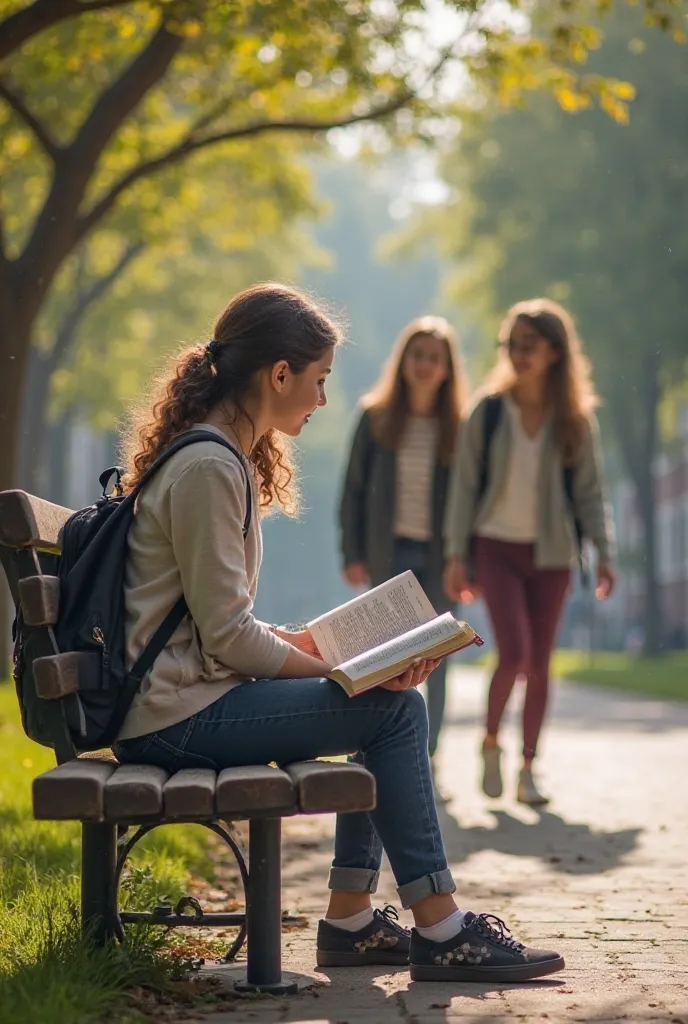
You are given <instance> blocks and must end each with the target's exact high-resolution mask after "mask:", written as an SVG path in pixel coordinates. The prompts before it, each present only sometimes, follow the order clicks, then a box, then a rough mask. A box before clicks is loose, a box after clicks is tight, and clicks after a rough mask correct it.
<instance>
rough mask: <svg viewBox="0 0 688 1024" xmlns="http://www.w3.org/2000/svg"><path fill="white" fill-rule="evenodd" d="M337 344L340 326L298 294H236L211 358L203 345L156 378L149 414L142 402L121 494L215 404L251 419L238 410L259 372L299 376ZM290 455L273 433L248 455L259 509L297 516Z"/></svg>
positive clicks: (281, 288) (127, 446)
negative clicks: (278, 368) (278, 369)
mask: <svg viewBox="0 0 688 1024" xmlns="http://www.w3.org/2000/svg"><path fill="white" fill-rule="evenodd" d="M341 340H342V335H341V331H340V328H339V327H338V326H337V324H335V323H334V322H333V321H332V320H331V319H330V317H329V316H326V315H325V313H324V312H323V311H322V310H321V309H320V308H319V307H318V306H317V305H316V304H315V302H313V301H312V300H311V299H310V298H309V297H308V296H306V295H304V294H303V293H302V292H299V291H297V290H296V289H295V288H290V287H289V286H287V285H282V284H273V283H269V284H259V285H255V286H254V287H253V288H248V289H247V290H246V291H243V292H240V293H239V294H238V295H236V296H235V297H234V298H233V299H232V301H231V302H230V303H229V305H228V306H227V308H226V309H225V311H224V312H223V313H222V315H221V316H220V317H219V319H218V321H217V323H216V324H215V330H214V332H213V341H214V343H215V344H214V346H213V347H214V353H212V354H209V352H208V348H207V345H206V344H200V345H193V346H191V347H188V348H185V349H184V350H183V351H182V352H180V353H179V355H177V356H176V357H175V358H174V359H173V360H172V362H171V365H170V366H169V367H168V369H167V370H166V371H165V372H164V373H163V374H162V375H161V376H160V377H159V378H158V380H157V386H156V387H155V392H156V393H155V397H154V399H153V403H152V406H151V401H150V399H148V398H146V400H145V402H144V403H142V404H141V406H140V407H139V409H138V410H137V411H135V412H134V414H133V416H132V421H133V422H132V426H131V430H130V433H129V435H128V437H127V438H126V439H125V442H124V454H125V459H126V465H127V475H126V477H125V488H126V489H127V490H131V489H132V488H133V487H134V486H135V485H136V484H137V483H138V481H139V480H140V479H141V477H142V476H143V474H144V473H145V472H146V470H147V469H148V468H149V467H150V466H152V464H153V463H154V462H155V460H156V459H157V457H158V456H159V455H160V454H161V452H163V451H164V450H165V449H166V448H168V447H169V446H170V445H171V444H172V442H173V441H174V440H175V439H176V438H177V437H179V435H180V434H183V433H184V432H185V431H187V430H189V429H190V428H191V427H192V426H193V425H194V423H202V422H203V420H205V418H206V416H207V415H208V413H209V412H210V410H211V409H212V408H213V407H214V406H216V405H218V404H219V403H222V402H227V403H228V407H229V406H231V407H232V408H233V409H234V412H235V414H236V416H237V417H244V418H246V419H248V418H249V417H248V413H247V412H246V410H245V408H244V404H243V403H244V400H245V396H246V393H247V391H248V389H249V387H250V386H251V384H252V382H253V379H254V377H255V375H256V374H257V373H258V372H259V371H260V370H261V369H264V368H266V367H269V366H273V365H274V364H275V363H276V362H279V360H281V359H285V360H286V361H287V363H288V364H289V366H290V367H291V369H292V370H293V371H294V372H295V373H301V372H303V370H305V369H306V367H307V366H308V365H309V363H313V362H315V361H316V360H318V359H320V358H321V357H322V356H323V355H324V353H325V352H326V351H327V350H328V349H330V348H334V347H335V346H337V345H338V344H339V343H340V341H341ZM291 451H292V446H291V442H290V439H289V438H288V437H285V436H284V435H283V434H281V433H280V432H279V431H277V430H274V429H272V430H269V431H268V432H267V433H266V434H264V435H263V436H262V437H261V438H260V439H259V440H258V442H257V444H255V446H254V447H253V450H252V452H251V455H250V461H251V462H252V463H253V465H254V466H255V469H256V473H257V476H258V482H259V486H260V504H261V508H262V509H268V508H269V507H270V506H271V505H273V503H275V502H276V503H277V504H278V505H280V506H281V507H282V508H283V509H284V511H286V512H290V513H293V512H296V511H297V509H298V494H297V490H296V487H295V480H294V467H293V464H292V459H291Z"/></svg>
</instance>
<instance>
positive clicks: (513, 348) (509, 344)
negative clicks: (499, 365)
mask: <svg viewBox="0 0 688 1024" xmlns="http://www.w3.org/2000/svg"><path fill="white" fill-rule="evenodd" d="M538 344H539V339H538V341H525V342H524V341H514V340H513V338H509V340H508V341H498V342H497V348H501V349H502V350H503V351H504V352H508V353H509V355H510V356H513V355H523V356H530V355H532V354H533V352H534V351H535V349H536V348H537V347H538Z"/></svg>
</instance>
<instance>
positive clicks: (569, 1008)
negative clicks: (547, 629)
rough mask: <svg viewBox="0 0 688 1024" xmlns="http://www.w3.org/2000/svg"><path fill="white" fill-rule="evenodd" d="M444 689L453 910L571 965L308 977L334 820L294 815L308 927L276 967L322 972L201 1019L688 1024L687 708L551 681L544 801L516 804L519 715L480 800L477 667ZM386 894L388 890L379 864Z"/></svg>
mask: <svg viewBox="0 0 688 1024" xmlns="http://www.w3.org/2000/svg"><path fill="white" fill-rule="evenodd" d="M450 691H451V700H450V707H449V713H448V721H447V726H446V730H445V732H444V734H443V738H442V747H441V752H440V754H441V758H440V785H441V788H442V790H443V791H444V792H445V793H446V795H447V796H448V797H449V802H448V803H447V804H446V805H445V806H444V807H443V808H442V811H441V821H442V829H443V832H444V838H445V842H446V845H447V849H448V854H449V860H450V863H451V866H452V869H453V871H454V874H455V878H456V880H457V883H458V886H459V893H458V897H459V903H460V906H462V907H465V908H469V909H473V910H476V911H478V912H481V911H484V912H493V913H496V914H498V915H499V916H500V917H504V918H505V919H506V920H507V922H508V923H509V924H510V925H511V926H512V927H513V930H514V932H515V934H516V935H517V936H518V937H519V938H525V939H526V940H528V941H529V942H531V943H532V944H534V945H542V946H545V947H550V948H552V947H554V948H556V949H558V950H560V951H561V952H562V953H564V955H565V956H566V961H567V968H566V970H565V971H564V972H562V973H561V974H559V975H556V977H555V978H554V979H553V980H550V981H543V982H535V983H530V984H526V985H520V986H508V985H506V986H504V985H500V986H488V985H463V986H458V985H449V984H410V982H409V977H408V974H407V972H405V971H387V970H386V969H384V968H378V969H373V968H370V969H367V968H366V969H359V970H351V969H346V970H342V969H339V970H334V969H333V970H331V971H328V972H327V974H325V973H321V974H314V956H313V949H314V932H315V925H316V922H317V918H318V916H319V914H320V913H321V911H322V907H323V901H324V899H325V896H326V893H325V891H324V884H325V879H326V872H327V867H328V863H329V853H330V837H331V834H332V821H331V820H329V819H295V820H294V821H291V822H287V823H286V826H285V837H286V839H287V853H286V858H285V859H286V863H285V870H284V880H285V881H284V885H285V892H284V906H285V907H287V908H288V909H289V910H290V911H299V912H300V913H303V914H305V915H307V917H308V919H309V926H308V928H307V929H305V930H303V931H298V932H291V933H289V934H287V935H285V968H287V969H288V970H290V971H294V972H298V973H300V974H302V975H311V976H313V977H314V978H315V979H316V980H317V984H316V985H315V986H312V987H311V988H310V989H307V990H305V991H303V992H302V993H301V994H299V995H298V996H295V997H292V998H291V999H289V1000H260V1001H259V1002H251V1003H247V1002H244V1001H242V1002H240V1003H239V1004H238V1005H236V1006H235V1007H233V1009H232V1010H231V1011H230V1012H226V1013H223V1014H218V1015H214V1016H212V1017H210V1018H205V1019H206V1020H208V1021H212V1024H249V1022H251V1024H273V1022H275V1024H276V1022H280V1021H281V1022H290V1024H297V1022H298V1024H304V1022H310V1024H316V1022H318V1024H327V1022H329V1024H335V1022H337V1024H344V1022H348V1024H364V1022H365V1024H397V1022H405V1024H440V1022H444V1021H447V1022H450V1021H454V1020H456V1021H460V1022H461V1024H468V1022H469V1021H475V1022H480V1024H483V1022H488V1021H489V1022H496V1021H512V1020H519V1021H547V1022H548V1024H556V1022H559V1021H595V1022H602V1021H620V1020H623V1021H629V1022H635V1021H662V1022H677V1024H678V1022H682V1024H688V705H683V706H679V705H676V704H670V703H667V702H662V701H653V700H643V699H637V698H633V697H628V696H624V695H620V694H618V693H611V692H601V691H598V690H594V689H591V688H587V687H579V686H574V685H563V686H561V687H559V688H557V690H556V693H555V697H554V702H553V709H552V711H553V713H552V718H551V721H550V726H549V729H548V730H547V735H546V739H545V743H544V746H543V750H542V757H541V765H540V769H541V776H540V778H541V780H542V784H543V788H546V789H547V790H548V792H550V793H551V794H552V795H553V800H552V803H551V804H550V806H549V809H548V810H547V811H546V812H544V813H542V814H540V813H536V812H535V811H532V810H530V809H528V808H523V807H521V806H520V805H518V804H516V803H515V801H514V799H513V790H514V787H515V774H516V771H517V768H518V757H517V755H518V749H519V736H518V731H517V720H516V716H515V715H513V716H512V718H511V719H510V720H509V722H508V727H507V729H506V730H505V733H504V746H505V747H506V750H507V756H506V778H507V780H508V791H507V795H506V796H505V797H504V798H503V799H502V800H500V801H494V802H490V801H487V799H486V798H485V797H484V796H483V795H482V794H481V792H480V791H479V788H478V782H479V775H478V769H479V766H478V758H477V750H478V745H479V739H480V721H481V713H482V704H483V699H484V692H485V679H484V677H483V675H482V674H481V673H479V672H477V671H475V672H474V671H472V670H461V671H458V672H455V673H454V675H453V677H452V679H451V683H450ZM518 702H519V701H518V700H517V701H516V703H518ZM378 895H379V897H381V899H382V900H385V899H387V900H389V901H390V902H392V901H394V897H395V892H394V886H393V880H392V878H391V875H390V873H389V871H388V870H387V871H386V872H385V874H384V880H383V883H382V885H381V890H380V892H379V894H378ZM404 916H405V917H406V915H404Z"/></svg>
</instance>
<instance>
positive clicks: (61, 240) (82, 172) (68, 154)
mask: <svg viewBox="0 0 688 1024" xmlns="http://www.w3.org/2000/svg"><path fill="white" fill-rule="evenodd" d="M91 6H92V5H91ZM183 43H184V39H183V38H182V37H181V36H177V35H174V34H173V33H171V32H169V31H168V30H167V28H166V27H165V25H164V23H163V24H161V25H160V27H159V28H158V30H157V31H156V32H155V34H154V35H153V36H152V38H151V39H150V40H149V41H148V43H147V44H146V45H145V46H144V48H143V49H142V50H141V51H140V52H139V54H138V55H137V56H136V57H135V58H134V60H133V61H132V62H131V63H130V64H128V65H127V67H126V68H125V69H124V70H123V71H122V73H121V74H120V75H119V77H118V78H117V79H115V81H114V82H112V84H111V85H109V86H108V87H107V88H106V89H105V90H104V91H103V92H102V93H101V95H100V96H99V97H98V99H97V100H96V102H95V103H94V105H93V107H92V108H91V112H90V114H89V115H88V116H87V117H86V119H85V121H84V122H83V124H82V126H81V128H80V129H79V131H78V133H77V135H76V138H75V139H74V141H73V142H72V143H71V144H70V145H69V146H67V147H65V148H63V149H62V151H61V153H60V159H59V160H58V161H57V163H56V165H55V175H54V178H53V182H52V187H51V189H50V193H49V195H48V198H47V199H46V201H45V204H44V205H43V209H42V210H41V212H40V214H39V216H38V218H37V220H36V223H35V225H34V229H33V232H32V234H31V238H30V239H29V241H28V242H27V244H26V247H25V249H24V252H23V253H22V255H21V256H20V258H19V261H18V266H19V277H20V280H22V281H24V280H27V281H30V282H31V287H32V288H33V289H34V299H36V298H37V300H38V302H40V300H41V299H42V297H43V296H44V295H45V293H46V292H47V290H48V288H49V287H50V283H51V281H52V279H53V277H54V276H55V272H56V270H57V268H58V267H59V265H60V263H61V262H62V260H63V259H64V258H65V256H67V255H68V253H69V252H71V250H72V249H73V247H74V245H75V244H76V243H77V241H78V240H79V239H80V238H81V237H83V232H79V233H78V232H77V227H78V223H79V219H78V211H79V207H80V205H81V203H82V201H83V197H84V192H85V191H86V187H87V185H88V182H89V180H90V178H91V175H92V174H93V170H94V168H95V167H96V165H97V162H98V158H99V157H100V155H101V153H102V151H103V149H104V148H105V146H106V145H107V144H108V142H109V141H110V139H111V138H112V136H113V135H114V133H115V132H116V131H117V129H118V128H119V126H120V125H121V124H122V122H123V121H124V120H125V119H126V118H127V117H128V116H129V115H130V114H131V113H132V111H133V110H135V109H136V107H137V106H138V104H139V103H140V102H141V100H142V99H143V97H144V96H145V95H146V93H147V92H148V91H149V90H150V89H151V88H152V87H153V86H154V85H156V84H157V83H158V82H159V81H160V79H161V78H162V77H163V75H164V74H165V72H166V71H167V69H168V67H169V65H170V63H171V61H172V59H173V58H174V56H175V54H176V53H177V52H178V51H179V49H180V47H181V46H182V45H183ZM23 301H26V297H23ZM32 301H33V300H32Z"/></svg>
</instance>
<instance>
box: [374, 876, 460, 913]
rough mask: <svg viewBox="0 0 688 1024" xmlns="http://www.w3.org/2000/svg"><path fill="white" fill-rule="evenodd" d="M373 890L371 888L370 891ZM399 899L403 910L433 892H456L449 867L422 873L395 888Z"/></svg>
mask: <svg viewBox="0 0 688 1024" xmlns="http://www.w3.org/2000/svg"><path fill="white" fill-rule="evenodd" d="M372 891H374V890H371V892H372ZM397 892H398V893H399V899H400V900H401V905H402V907H403V908H404V910H408V908H409V907H411V906H413V904H414V903H418V901H419V900H422V899H425V897H426V896H431V895H432V894H433V893H434V892H443V893H451V892H456V885H455V884H454V879H453V878H452V873H451V871H450V870H449V868H445V869H444V871H434V872H433V873H432V874H431V875H423V876H422V878H417V879H416V880H415V882H407V883H406V885H400V886H399V888H398V889H397Z"/></svg>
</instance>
